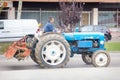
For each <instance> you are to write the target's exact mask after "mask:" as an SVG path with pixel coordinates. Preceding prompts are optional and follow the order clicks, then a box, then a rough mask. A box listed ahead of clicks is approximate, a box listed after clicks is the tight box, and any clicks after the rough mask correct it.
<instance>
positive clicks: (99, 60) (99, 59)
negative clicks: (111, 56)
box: [95, 53, 108, 66]
mask: <svg viewBox="0 0 120 80" xmlns="http://www.w3.org/2000/svg"><path fill="white" fill-rule="evenodd" d="M95 62H96V64H97V65H98V66H105V65H106V64H107V62H108V57H107V55H106V54H104V53H99V54H98V55H97V56H96V58H95Z"/></svg>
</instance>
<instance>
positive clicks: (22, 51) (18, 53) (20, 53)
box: [4, 36, 31, 60]
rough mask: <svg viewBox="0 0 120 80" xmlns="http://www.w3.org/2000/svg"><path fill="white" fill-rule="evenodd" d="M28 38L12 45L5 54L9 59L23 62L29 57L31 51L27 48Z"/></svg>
mask: <svg viewBox="0 0 120 80" xmlns="http://www.w3.org/2000/svg"><path fill="white" fill-rule="evenodd" d="M26 38H27V36H25V37H23V38H22V39H20V40H19V41H16V42H13V43H12V45H10V46H9V48H8V50H7V51H6V52H5V53H4V55H5V57H6V58H7V59H10V58H13V57H15V58H17V59H18V60H22V59H24V58H25V57H27V56H28V55H29V54H30V52H31V50H30V49H28V48H27V45H26Z"/></svg>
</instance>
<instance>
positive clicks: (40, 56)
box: [35, 33, 71, 68]
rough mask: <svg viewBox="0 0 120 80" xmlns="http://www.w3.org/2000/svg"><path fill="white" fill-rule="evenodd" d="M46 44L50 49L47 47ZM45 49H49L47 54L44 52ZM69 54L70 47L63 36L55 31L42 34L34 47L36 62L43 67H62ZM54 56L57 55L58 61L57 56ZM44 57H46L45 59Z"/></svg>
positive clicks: (66, 61)
mask: <svg viewBox="0 0 120 80" xmlns="http://www.w3.org/2000/svg"><path fill="white" fill-rule="evenodd" d="M53 44H54V45H53ZM48 45H49V48H50V49H49V48H48V47H47V46H48ZM45 46H46V47H45ZM58 46H59V47H58ZM53 47H54V48H53ZM56 49H57V51H56ZM49 50H50V51H49ZM60 50H63V52H61V53H59V52H60ZM45 51H49V52H47V54H44V53H45ZM64 51H65V52H64ZM70 54H71V49H70V46H69V44H68V42H67V41H66V40H65V39H64V37H63V36H61V35H60V34H56V33H49V34H47V35H46V34H45V35H43V36H42V37H41V38H40V41H39V42H38V44H37V45H36V49H35V57H36V59H37V62H38V63H39V65H40V67H43V68H62V67H64V66H65V65H66V64H67V63H68V61H69V58H70ZM53 55H54V56H53ZM48 56H49V58H48ZM56 56H57V57H59V59H60V61H59V59H58V58H56ZM46 58H48V59H47V60H46ZM54 58H55V59H54Z"/></svg>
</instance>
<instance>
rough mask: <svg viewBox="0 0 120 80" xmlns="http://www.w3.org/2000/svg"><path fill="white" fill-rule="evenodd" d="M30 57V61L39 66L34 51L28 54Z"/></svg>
mask: <svg viewBox="0 0 120 80" xmlns="http://www.w3.org/2000/svg"><path fill="white" fill-rule="evenodd" d="M30 57H31V59H32V60H33V61H34V62H35V63H37V64H39V63H38V62H37V59H36V57H35V52H34V51H32V52H31V53H30Z"/></svg>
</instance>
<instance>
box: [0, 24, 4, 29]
mask: <svg viewBox="0 0 120 80" xmlns="http://www.w3.org/2000/svg"><path fill="white" fill-rule="evenodd" d="M1 29H4V22H0V30H1Z"/></svg>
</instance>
